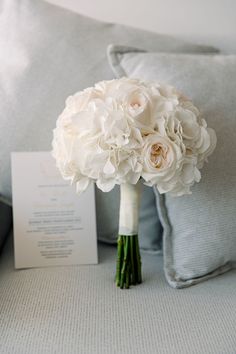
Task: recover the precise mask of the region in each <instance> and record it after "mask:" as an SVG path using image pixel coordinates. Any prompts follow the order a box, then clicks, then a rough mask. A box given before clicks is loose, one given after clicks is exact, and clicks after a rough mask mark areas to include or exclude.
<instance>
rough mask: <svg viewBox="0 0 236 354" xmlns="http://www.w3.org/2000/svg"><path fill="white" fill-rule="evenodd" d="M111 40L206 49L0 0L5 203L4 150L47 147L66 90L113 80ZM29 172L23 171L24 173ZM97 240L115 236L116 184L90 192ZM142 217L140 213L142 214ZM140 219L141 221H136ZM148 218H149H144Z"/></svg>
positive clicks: (150, 239)
mask: <svg viewBox="0 0 236 354" xmlns="http://www.w3.org/2000/svg"><path fill="white" fill-rule="evenodd" d="M112 41H118V42H123V43H126V44H127V45H139V44H140V45H143V46H144V47H145V48H146V49H149V50H154V51H155V50H166V51H176V52H181V51H189V52H194V51H209V50H212V48H208V47H201V46H195V45H191V44H186V43H185V42H183V41H181V40H176V39H172V38H169V37H165V36H162V35H157V34H152V33H148V32H145V31H139V30H134V29H130V28H127V27H123V26H119V25H114V24H107V23H101V22H97V21H94V20H91V19H88V18H85V17H83V16H80V15H78V14H75V13H72V12H70V11H67V10H64V9H62V8H59V7H56V6H53V5H50V4H47V3H45V2H44V1H42V0H3V1H1V3H0V59H1V60H0V63H1V64H0V101H1V108H0V115H1V118H0V141H1V149H0V162H1V164H0V199H1V200H2V201H6V202H7V203H9V204H10V203H11V182H10V181H11V179H10V152H11V151H38V150H50V149H51V140H52V129H53V128H54V126H55V122H56V118H57V116H58V114H59V113H60V112H61V111H62V109H63V107H64V101H65V99H66V97H67V96H68V95H70V94H73V93H75V92H76V91H78V90H81V89H84V88H86V87H88V86H91V85H93V84H94V83H95V82H96V81H99V80H104V79H112V78H113V73H112V71H111V70H110V68H109V65H108V63H107V60H106V47H107V45H108V44H109V43H110V42H112ZM29 173H30V172H29ZM154 202H155V199H154V194H153V193H150V192H148V193H147V192H145V193H144V194H143V202H142V205H143V206H145V209H143V208H142V209H141V225H140V227H141V230H140V243H141V246H143V247H144V248H145V249H150V250H158V249H159V248H160V236H161V231H160V230H161V227H160V223H159V220H158V217H157V213H156V210H155V203H154ZM96 203H97V215H98V217H97V225H98V235H99V239H100V240H104V241H108V242H114V241H115V240H116V236H117V235H116V234H117V228H118V213H119V189H118V188H116V189H115V190H114V191H112V192H111V193H109V194H106V193H102V192H100V191H98V190H97V191H96ZM144 215H145V216H144ZM144 218H145V222H144V223H143V222H142V220H144ZM147 220H148V222H147Z"/></svg>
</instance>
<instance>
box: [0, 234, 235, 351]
mask: <svg viewBox="0 0 236 354" xmlns="http://www.w3.org/2000/svg"><path fill="white" fill-rule="evenodd" d="M98 249H99V255H100V257H99V258H100V261H101V262H100V263H99V264H98V265H90V266H73V267H52V268H39V269H27V270H20V271H19V270H18V271H16V270H14V264H13V252H12V238H11V237H9V238H8V242H7V244H6V247H5V248H4V252H3V255H2V257H1V259H0V280H1V281H0V313H1V317H0V328H1V336H0V352H1V354H32V353H33V354H42V353H58V354H76V353H77V354H78V353H81V354H117V353H120V354H121V353H122V354H152V353H156V354H187V353H188V354H199V353H201V354H202V353H204V354H205V353H206V354H233V353H235V348H236V336H235V328H236V282H235V276H236V270H234V271H232V272H229V273H228V274H226V275H225V276H224V277H219V278H218V279H216V278H214V279H211V280H210V281H208V282H206V283H204V284H203V283H202V284H199V285H198V286H194V287H191V288H188V289H185V290H184V291H175V290H173V289H172V288H170V287H169V286H168V285H167V283H166V281H165V278H164V274H163V267H162V261H163V260H162V256H160V255H149V254H142V259H143V283H142V284H140V285H138V286H136V287H132V288H130V289H129V290H120V289H118V288H117V287H116V286H115V283H114V274H115V259H116V249H115V247H112V246H109V245H105V244H100V245H99V248H98Z"/></svg>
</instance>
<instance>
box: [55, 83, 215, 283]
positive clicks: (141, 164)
mask: <svg viewBox="0 0 236 354" xmlns="http://www.w3.org/2000/svg"><path fill="white" fill-rule="evenodd" d="M215 145H216V135H215V132H214V130H212V129H210V128H208V127H207V124H206V121H205V120H204V119H203V118H202V116H201V114H200V112H199V111H198V109H197V108H196V107H195V106H194V105H193V103H192V102H191V101H190V100H189V99H188V98H186V97H184V96H183V95H182V94H181V93H179V92H178V91H177V90H176V89H175V88H174V87H171V86H168V85H163V84H159V83H157V82H144V81H141V80H136V79H128V78H122V79H118V80H111V81H103V82H99V83H97V84H96V85H95V86H94V87H91V88H87V89H85V90H84V91H82V92H78V93H76V94H75V95H74V96H70V97H69V98H68V99H67V100H66V107H65V109H64V111H63V112H62V114H61V115H60V116H59V118H58V120H57V125H56V128H55V130H54V138H53V156H54V157H55V159H56V163H57V166H58V168H59V170H60V172H61V174H62V176H63V177H64V178H65V179H68V180H70V181H71V182H72V183H75V184H76V188H77V192H78V193H81V192H83V191H84V190H85V189H86V188H87V187H88V186H89V185H90V184H91V183H96V185H97V187H98V188H100V189H101V190H102V191H103V192H109V191H110V190H112V188H113V187H114V186H115V185H116V184H118V185H120V192H121V193H120V195H121V197H120V198H121V199H120V219H119V232H118V252H117V268H116V284H117V286H119V287H120V288H124V287H125V288H129V286H130V285H131V284H132V285H135V284H138V283H141V281H142V276H141V258H140V252H139V243H138V213H139V200H140V193H141V188H140V183H141V181H143V182H144V183H145V184H146V185H148V186H156V187H157V189H158V191H159V192H160V193H168V194H170V195H173V196H181V195H184V194H190V193H191V191H190V189H191V187H192V186H193V184H194V183H195V182H199V181H200V178H201V173H200V169H201V168H202V167H203V164H204V162H205V161H206V160H207V157H208V156H209V155H210V154H211V153H212V151H213V150H214V148H215Z"/></svg>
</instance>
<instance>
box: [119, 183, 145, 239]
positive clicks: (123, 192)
mask: <svg viewBox="0 0 236 354" xmlns="http://www.w3.org/2000/svg"><path fill="white" fill-rule="evenodd" d="M140 195H141V183H140V182H138V183H137V184H129V183H124V184H121V185H120V219H119V235H124V236H132V235H137V234H138V219H139V205H140Z"/></svg>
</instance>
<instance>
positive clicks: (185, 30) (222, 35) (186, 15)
mask: <svg viewBox="0 0 236 354" xmlns="http://www.w3.org/2000/svg"><path fill="white" fill-rule="evenodd" d="M42 1H43V0H42ZM48 2H51V3H53V4H57V5H60V6H63V7H65V8H69V9H72V10H74V11H76V12H78V13H81V14H84V15H87V16H90V17H93V18H96V19H99V20H104V21H108V22H116V23H121V24H126V25H129V26H133V27H138V28H142V29H147V30H151V31H154V32H159V33H166V34H170V35H175V36H181V37H182V38H185V39H187V40H193V41H195V42H201V43H202V44H204V43H205V44H211V45H214V46H217V47H219V48H220V49H221V50H222V51H224V52H226V53H236V19H235V14H236V1H235V0H178V1H176V0H145V1H140V0H119V1H118V0H99V1H94V0H48ZM120 44H122V43H120Z"/></svg>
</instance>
